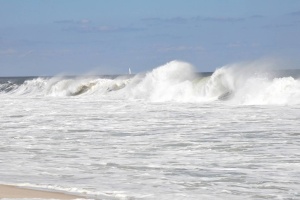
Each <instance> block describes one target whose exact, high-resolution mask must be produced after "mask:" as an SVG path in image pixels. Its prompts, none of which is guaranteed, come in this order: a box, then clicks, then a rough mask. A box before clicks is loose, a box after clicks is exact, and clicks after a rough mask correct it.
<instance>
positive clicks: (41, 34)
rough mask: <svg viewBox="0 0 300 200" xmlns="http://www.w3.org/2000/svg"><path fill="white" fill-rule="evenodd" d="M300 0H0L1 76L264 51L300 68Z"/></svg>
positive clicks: (210, 66)
mask: <svg viewBox="0 0 300 200" xmlns="http://www.w3.org/2000/svg"><path fill="white" fill-rule="evenodd" d="M299 36H300V1H298V0H285V1H283V0H226V1H225V0H209V1H208V0H185V1H184V0H159V1H158V0H151V1H150V0H43V1H42V0H26V1H25V0H0V76H24V75H56V74H61V73H64V74H85V73H97V74H124V73H127V72H128V68H129V67H130V68H131V70H132V71H133V72H134V73H138V72H144V71H148V70H151V69H152V68H155V67H157V66H159V65H162V64H165V63H166V62H169V61H171V60H182V61H186V62H189V63H191V64H193V65H194V66H195V67H196V68H197V70H198V71H202V72H204V71H214V70H215V68H218V67H221V66H223V65H226V64H229V63H234V62H240V61H249V60H255V59H261V58H276V59H281V60H285V61H286V62H285V63H286V64H284V65H282V66H281V68H298V69H299V68H300V48H299V47H300V39H299Z"/></svg>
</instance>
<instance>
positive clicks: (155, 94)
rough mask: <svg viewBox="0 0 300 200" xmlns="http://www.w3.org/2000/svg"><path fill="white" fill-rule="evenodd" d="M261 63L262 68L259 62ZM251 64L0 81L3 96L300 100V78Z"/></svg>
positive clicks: (241, 101) (185, 65) (282, 102)
mask: <svg viewBox="0 0 300 200" xmlns="http://www.w3.org/2000/svg"><path fill="white" fill-rule="evenodd" d="M258 67H260V66H258ZM258 67H253V66H248V67H247V66H242V67H241V66H237V65H228V66H224V67H221V68H219V69H217V70H216V71H215V72H214V73H212V74H211V75H203V74H199V73H196V72H195V69H194V67H193V66H192V65H190V64H189V63H185V62H180V61H172V62H169V63H167V64H165V65H163V66H160V67H158V68H155V69H153V70H152V71H150V72H148V73H145V74H137V75H134V76H119V77H96V76H94V77H52V78H42V77H39V78H34V79H29V80H24V81H23V82H22V83H17V82H14V81H12V80H7V81H2V82H1V83H0V94H1V95H26V96H52V97H60V96H61V97H65V96H76V97H94V96H97V97H99V98H107V99H134V100H146V101H151V102H166V101H173V102H174V101H175V102H214V101H220V102H228V103H233V104H247V105H261V104H279V105H285V104H300V80H299V79H297V77H295V76H294V77H292V76H289V75H284V76H283V75H281V76H280V74H279V75H278V74H276V73H275V72H274V71H266V70H258V69H259V68H258Z"/></svg>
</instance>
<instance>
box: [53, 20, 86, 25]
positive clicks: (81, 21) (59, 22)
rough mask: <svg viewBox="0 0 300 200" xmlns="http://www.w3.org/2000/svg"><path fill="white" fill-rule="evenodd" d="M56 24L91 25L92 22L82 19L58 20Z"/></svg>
mask: <svg viewBox="0 0 300 200" xmlns="http://www.w3.org/2000/svg"><path fill="white" fill-rule="evenodd" d="M54 23H55V24H89V23H91V21H90V20H89V19H81V20H71V19H67V20H58V21H54Z"/></svg>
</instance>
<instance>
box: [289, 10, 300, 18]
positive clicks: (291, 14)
mask: <svg viewBox="0 0 300 200" xmlns="http://www.w3.org/2000/svg"><path fill="white" fill-rule="evenodd" d="M288 15H290V16H297V17H300V11H296V12H291V13H288Z"/></svg>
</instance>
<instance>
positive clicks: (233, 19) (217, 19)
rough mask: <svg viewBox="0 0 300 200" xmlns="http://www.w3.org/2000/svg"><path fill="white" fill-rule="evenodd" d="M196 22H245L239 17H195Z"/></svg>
mask: <svg viewBox="0 0 300 200" xmlns="http://www.w3.org/2000/svg"><path fill="white" fill-rule="evenodd" d="M196 20H200V21H209V22H220V23H226V22H242V21H245V18H240V17H196Z"/></svg>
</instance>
